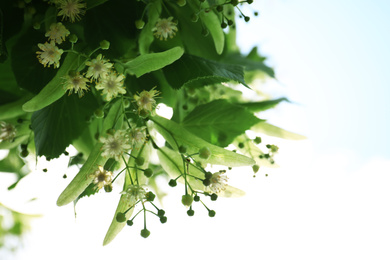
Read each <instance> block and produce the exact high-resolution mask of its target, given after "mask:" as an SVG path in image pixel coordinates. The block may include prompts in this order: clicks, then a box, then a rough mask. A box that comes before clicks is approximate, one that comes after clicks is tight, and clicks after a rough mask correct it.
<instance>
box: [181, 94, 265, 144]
mask: <svg viewBox="0 0 390 260" xmlns="http://www.w3.org/2000/svg"><path fill="white" fill-rule="evenodd" d="M261 121H262V120H261V119H259V118H257V117H256V116H254V115H253V114H252V113H250V112H248V111H247V110H246V109H245V108H243V107H241V106H237V105H234V104H230V103H229V102H227V101H226V100H224V99H218V100H214V101H212V102H210V103H207V104H204V105H200V106H197V107H196V108H195V109H194V110H192V112H191V113H189V114H188V115H187V116H186V117H185V118H184V120H183V122H182V123H181V125H182V126H184V127H185V128H186V129H187V130H189V131H191V132H192V133H194V134H196V135H197V136H199V137H201V138H203V139H204V140H206V141H207V142H210V143H212V144H216V145H219V146H222V147H225V146H228V145H229V144H230V143H231V142H232V141H233V140H234V138H235V137H236V136H238V135H241V134H243V133H244V132H245V131H246V130H248V129H249V128H250V127H251V126H253V125H255V124H256V123H258V122H261Z"/></svg>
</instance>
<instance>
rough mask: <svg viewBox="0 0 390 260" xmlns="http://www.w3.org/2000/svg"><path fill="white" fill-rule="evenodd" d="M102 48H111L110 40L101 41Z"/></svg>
mask: <svg viewBox="0 0 390 260" xmlns="http://www.w3.org/2000/svg"><path fill="white" fill-rule="evenodd" d="M100 48H102V50H108V49H109V48H110V42H109V41H106V40H103V41H101V42H100Z"/></svg>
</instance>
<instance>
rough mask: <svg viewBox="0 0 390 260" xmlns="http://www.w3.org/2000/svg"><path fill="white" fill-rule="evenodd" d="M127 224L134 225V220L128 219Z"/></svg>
mask: <svg viewBox="0 0 390 260" xmlns="http://www.w3.org/2000/svg"><path fill="white" fill-rule="evenodd" d="M126 224H127V225H128V226H132V225H133V224H134V222H133V221H132V220H130V219H129V220H128V221H127V222H126Z"/></svg>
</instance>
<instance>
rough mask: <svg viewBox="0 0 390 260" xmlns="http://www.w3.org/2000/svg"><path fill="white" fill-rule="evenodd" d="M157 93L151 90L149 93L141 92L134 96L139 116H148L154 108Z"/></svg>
mask: <svg viewBox="0 0 390 260" xmlns="http://www.w3.org/2000/svg"><path fill="white" fill-rule="evenodd" d="M158 94H159V92H158V91H157V90H155V89H154V88H152V89H151V90H149V91H146V90H143V91H142V92H141V93H139V94H137V95H134V99H135V102H136V103H137V106H138V113H139V114H140V115H144V116H147V115H150V114H153V111H154V109H155V107H156V100H155V99H154V98H155V97H156V96H157V95H158Z"/></svg>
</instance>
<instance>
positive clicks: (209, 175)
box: [204, 172, 213, 179]
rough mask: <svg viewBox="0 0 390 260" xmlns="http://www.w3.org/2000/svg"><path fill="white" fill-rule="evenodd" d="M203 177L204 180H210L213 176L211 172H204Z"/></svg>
mask: <svg viewBox="0 0 390 260" xmlns="http://www.w3.org/2000/svg"><path fill="white" fill-rule="evenodd" d="M204 177H205V178H206V179H211V177H213V174H212V173H211V172H205V174H204Z"/></svg>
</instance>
